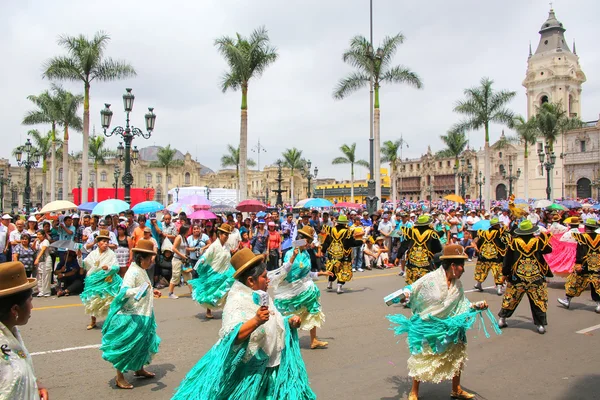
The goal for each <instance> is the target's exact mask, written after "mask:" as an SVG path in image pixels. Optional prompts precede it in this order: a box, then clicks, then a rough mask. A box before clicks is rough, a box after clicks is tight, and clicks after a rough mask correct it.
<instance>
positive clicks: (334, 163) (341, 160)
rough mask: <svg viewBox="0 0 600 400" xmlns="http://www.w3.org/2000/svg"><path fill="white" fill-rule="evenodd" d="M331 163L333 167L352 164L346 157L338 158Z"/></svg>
mask: <svg viewBox="0 0 600 400" xmlns="http://www.w3.org/2000/svg"><path fill="white" fill-rule="evenodd" d="M331 163H332V164H333V165H338V164H350V160H348V159H347V158H346V157H336V158H334V159H333V160H332V161H331Z"/></svg>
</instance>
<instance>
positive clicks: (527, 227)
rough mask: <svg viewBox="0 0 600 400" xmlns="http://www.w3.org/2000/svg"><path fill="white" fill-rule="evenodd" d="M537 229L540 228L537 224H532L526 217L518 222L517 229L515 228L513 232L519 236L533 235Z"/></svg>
mask: <svg viewBox="0 0 600 400" xmlns="http://www.w3.org/2000/svg"><path fill="white" fill-rule="evenodd" d="M539 230H540V228H539V227H538V226H537V225H533V224H532V223H531V221H530V220H528V219H526V220H524V221H523V222H521V223H520V224H519V227H518V228H517V229H515V234H516V235H520V236H523V235H533V234H534V233H536V232H537V231H539Z"/></svg>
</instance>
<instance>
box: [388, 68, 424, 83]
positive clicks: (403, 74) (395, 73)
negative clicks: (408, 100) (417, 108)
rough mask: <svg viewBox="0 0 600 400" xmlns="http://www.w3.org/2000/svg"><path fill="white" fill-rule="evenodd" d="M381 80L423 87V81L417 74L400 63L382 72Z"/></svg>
mask: <svg viewBox="0 0 600 400" xmlns="http://www.w3.org/2000/svg"><path fill="white" fill-rule="evenodd" d="M381 80H382V81H384V82H390V83H406V84H408V85H410V86H413V87H415V88H417V89H421V88H423V83H422V82H421V78H419V75H417V74H416V73H414V72H412V71H411V70H410V69H408V68H406V67H404V66H402V65H397V66H395V67H393V68H392V69H389V70H387V71H386V72H384V73H383V75H382V76H381Z"/></svg>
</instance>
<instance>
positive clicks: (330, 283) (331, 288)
mask: <svg viewBox="0 0 600 400" xmlns="http://www.w3.org/2000/svg"><path fill="white" fill-rule="evenodd" d="M329 290H333V282H332V281H329V283H328V284H327V291H329Z"/></svg>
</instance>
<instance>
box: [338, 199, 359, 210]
mask: <svg viewBox="0 0 600 400" xmlns="http://www.w3.org/2000/svg"><path fill="white" fill-rule="evenodd" d="M333 207H335V208H353V209H355V210H358V209H359V208H362V204H358V203H350V202H349V201H342V202H341V203H337V204H336V205H334V206H333Z"/></svg>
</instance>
